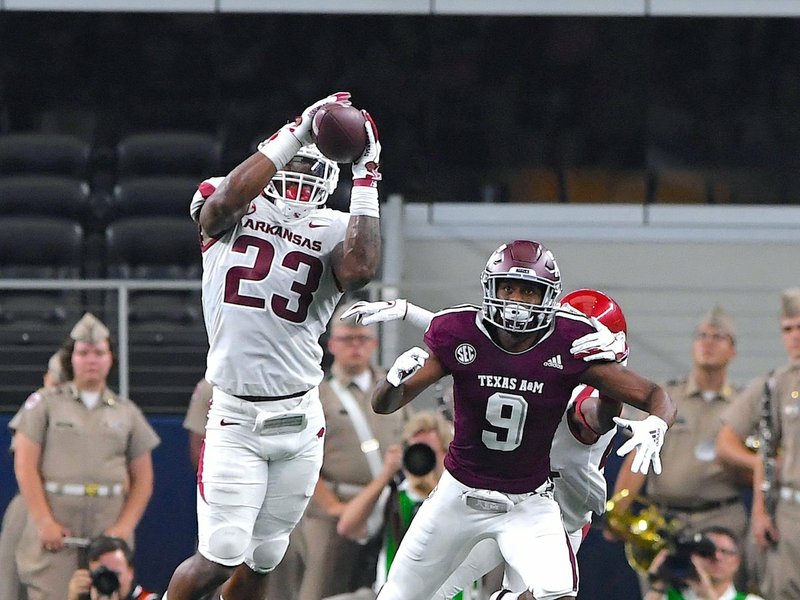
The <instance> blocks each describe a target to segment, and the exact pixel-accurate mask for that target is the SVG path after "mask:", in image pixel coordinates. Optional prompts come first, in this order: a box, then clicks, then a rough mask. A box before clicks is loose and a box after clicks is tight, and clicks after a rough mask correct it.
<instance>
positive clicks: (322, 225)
mask: <svg viewBox="0 0 800 600" xmlns="http://www.w3.org/2000/svg"><path fill="white" fill-rule="evenodd" d="M308 226H309V227H310V228H311V229H316V228H317V227H327V226H328V224H327V223H309V224H308Z"/></svg>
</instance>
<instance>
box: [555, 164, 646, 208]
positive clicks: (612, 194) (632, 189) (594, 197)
mask: <svg viewBox="0 0 800 600" xmlns="http://www.w3.org/2000/svg"><path fill="white" fill-rule="evenodd" d="M565 182H566V199H567V202H604V203H612V202H619V203H634V204H643V203H644V202H645V201H646V199H647V173H646V172H645V171H643V170H642V171H636V170H616V169H610V168H603V167H586V168H576V167H573V168H569V169H567V170H566V172H565Z"/></svg>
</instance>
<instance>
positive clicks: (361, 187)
mask: <svg viewBox="0 0 800 600" xmlns="http://www.w3.org/2000/svg"><path fill="white" fill-rule="evenodd" d="M361 112H362V113H363V115H364V119H365V121H366V122H365V123H364V127H365V128H366V129H367V147H366V148H365V149H364V154H362V155H361V156H359V157H358V158H357V159H356V160H355V161H354V162H353V165H352V169H353V187H352V188H351V190H350V214H351V215H353V216H357V217H358V216H365V217H376V218H378V217H380V205H379V204H378V182H379V181H380V180H381V179H382V178H383V176H382V175H381V173H380V171H378V167H379V164H378V163H379V161H380V159H381V143H380V142H379V141H378V126H377V125H375V121H374V120H373V119H372V117H371V116H370V114H369V113H368V112H367V111H365V110H362V111H361Z"/></svg>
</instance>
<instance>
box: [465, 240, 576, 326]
mask: <svg viewBox="0 0 800 600" xmlns="http://www.w3.org/2000/svg"><path fill="white" fill-rule="evenodd" d="M500 279H522V280H524V281H528V282H531V283H534V284H536V285H539V286H540V287H541V288H542V292H543V294H542V302H541V304H528V303H526V302H515V301H512V300H501V299H499V298H498V297H497V281H498V280H500ZM481 283H482V284H483V316H484V318H485V319H486V320H487V321H489V322H490V323H492V324H494V325H496V326H497V327H500V328H501V329H505V330H507V331H512V332H515V333H522V332H524V333H527V332H532V331H539V330H540V329H545V328H546V327H548V326H549V325H550V322H551V321H552V319H553V312H554V311H555V308H556V306H557V305H556V297H557V296H558V295H559V294H560V293H561V273H560V272H559V270H558V265H557V264H556V259H555V258H554V257H553V253H552V252H550V250H548V249H547V248H545V247H544V246H543V245H542V244H540V243H539V242H531V241H528V240H515V241H513V242H510V243H508V244H503V245H502V246H500V247H499V248H498V249H497V250H495V251H494V252H493V253H492V255H491V256H490V257H489V261H488V262H487V263H486V268H485V269H484V270H483V273H482V274H481Z"/></svg>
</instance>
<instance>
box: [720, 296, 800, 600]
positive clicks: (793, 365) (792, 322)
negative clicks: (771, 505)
mask: <svg viewBox="0 0 800 600" xmlns="http://www.w3.org/2000/svg"><path fill="white" fill-rule="evenodd" d="M780 327H781V336H782V338H783V343H784V346H785V348H786V353H787V355H788V358H789V362H788V364H786V365H784V366H782V367H780V368H778V369H775V370H774V371H773V372H771V373H770V374H768V375H765V376H762V377H757V378H756V379H754V380H753V381H752V382H751V383H750V384H749V385H748V386H747V388H746V389H745V391H744V392H742V394H740V395H739V397H737V398H736V401H735V402H734V404H733V405H732V406H731V407H730V409H729V410H728V411H727V412H726V413H725V414H724V415H723V420H724V423H725V425H724V427H723V430H722V431H721V432H720V436H719V439H718V440H717V444H718V446H719V447H721V448H724V449H725V451H726V456H727V457H728V460H731V461H733V462H734V464H750V465H752V468H753V470H754V475H753V510H752V515H751V521H752V533H753V536H754V538H755V542H756V543H757V544H758V546H759V547H760V548H761V549H762V550H763V551H764V554H763V556H762V557H761V558H762V560H763V564H762V566H761V567H760V568H761V569H763V572H762V573H760V578H759V581H760V589H761V593H762V594H763V595H764V596H765V597H766V598H770V599H771V600H784V599H786V600H788V599H790V598H791V599H796V598H800V570H798V566H797V565H798V564H800V289H790V290H786V291H784V292H783V293H782V294H781V314H780ZM765 384H766V385H767V386H768V387H769V390H770V395H769V398H770V400H769V401H770V405H771V409H772V410H771V411H770V417H769V420H770V421H771V422H769V423H768V424H769V426H770V427H769V434H770V435H771V436H772V438H773V443H774V444H775V447H776V448H777V464H778V469H777V472H776V475H777V477H776V478H775V480H772V481H771V484H772V489H773V490H775V494H776V497H777V498H776V499H777V506H776V507H775V511H774V515H770V514H769V513H768V511H767V509H766V506H765V502H764V493H763V491H762V489H761V486H762V483H763V481H764V468H763V467H764V454H763V452H764V451H765V445H764V443H763V439H762V440H761V442H762V443H761V446H760V448H759V453H758V454H753V453H752V452H750V451H748V450H747V448H746V446H745V444H744V440H745V438H746V437H747V435H748V433H749V432H751V431H752V430H753V429H756V428H759V426H760V422H761V415H762V408H763V406H764V401H765V395H766V394H765ZM737 457H738V458H737Z"/></svg>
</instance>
